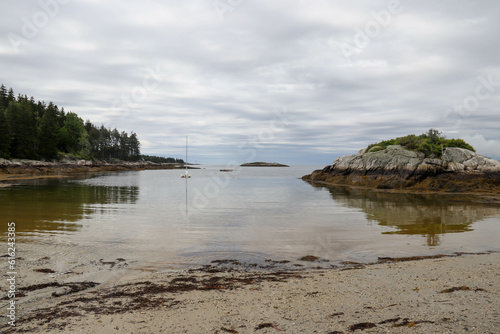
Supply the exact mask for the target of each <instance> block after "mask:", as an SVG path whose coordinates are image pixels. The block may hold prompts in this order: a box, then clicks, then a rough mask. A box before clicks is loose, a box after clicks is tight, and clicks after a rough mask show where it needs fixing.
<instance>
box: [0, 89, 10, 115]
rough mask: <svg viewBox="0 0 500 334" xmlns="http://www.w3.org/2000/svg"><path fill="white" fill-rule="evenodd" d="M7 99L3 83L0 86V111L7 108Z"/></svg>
mask: <svg viewBox="0 0 500 334" xmlns="http://www.w3.org/2000/svg"><path fill="white" fill-rule="evenodd" d="M8 105H9V101H8V100H7V89H6V88H5V86H4V85H2V86H0V111H4V110H5V109H7V106H8Z"/></svg>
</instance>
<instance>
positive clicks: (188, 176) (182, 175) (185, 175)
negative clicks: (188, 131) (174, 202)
mask: <svg viewBox="0 0 500 334" xmlns="http://www.w3.org/2000/svg"><path fill="white" fill-rule="evenodd" d="M187 162H188V137H187V136H186V161H185V162H184V166H186V172H185V173H184V174H181V177H182V178H185V179H188V178H190V177H191V175H189V173H188V169H187V168H188V167H187Z"/></svg>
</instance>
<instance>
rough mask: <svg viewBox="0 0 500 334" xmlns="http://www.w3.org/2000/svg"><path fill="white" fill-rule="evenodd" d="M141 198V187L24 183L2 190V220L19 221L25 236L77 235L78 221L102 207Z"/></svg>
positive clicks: (0, 227) (48, 181) (55, 181)
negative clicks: (72, 233)
mask: <svg viewBox="0 0 500 334" xmlns="http://www.w3.org/2000/svg"><path fill="white" fill-rule="evenodd" d="M138 198H139V187H137V186H102V185H87V184H79V183H75V182H72V181H69V180H64V179H45V180H32V181H24V182H22V183H21V184H17V185H15V186H13V187H9V188H2V189H1V190H0V219H1V220H2V221H3V222H10V221H13V222H16V232H17V233H18V234H21V235H22V234H35V233H64V232H75V231H79V230H80V229H81V226H82V225H81V224H80V223H77V222H79V221H80V220H82V219H84V218H88V217H90V216H93V215H94V214H95V213H97V212H96V211H98V210H99V207H100V206H99V204H122V203H127V204H133V203H135V202H136V201H137V199H138ZM96 204H97V205H96ZM6 230H7V224H6V223H5V224H0V232H5V231H6ZM3 236H4V234H3V233H2V237H3Z"/></svg>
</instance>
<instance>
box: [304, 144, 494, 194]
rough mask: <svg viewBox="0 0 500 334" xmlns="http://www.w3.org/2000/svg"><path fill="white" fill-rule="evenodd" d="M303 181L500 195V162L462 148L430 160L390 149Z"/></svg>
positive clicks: (341, 162) (347, 160) (347, 159)
mask: <svg viewBox="0 0 500 334" xmlns="http://www.w3.org/2000/svg"><path fill="white" fill-rule="evenodd" d="M302 179H303V180H305V181H308V182H312V183H327V184H340V185H350V186H363V187H370V188H376V189H392V190H409V191H432V192H451V193H457V192H460V193H465V192H467V193H469V192H470V193H489V194H500V161H497V160H494V159H490V158H487V157H485V156H482V155H479V154H477V153H475V152H473V151H470V150H467V149H463V148H448V149H446V150H445V151H444V153H443V155H442V156H441V157H439V158H437V157H433V158H429V157H425V155H424V154H423V153H420V152H415V151H410V150H407V149H404V148H403V147H401V146H400V145H391V146H388V147H387V148H386V149H384V150H380V151H375V152H371V151H368V152H367V150H366V149H363V150H361V151H359V152H358V153H357V154H354V155H345V156H341V157H339V158H337V159H336V160H335V161H334V162H333V164H332V165H329V166H326V167H325V168H323V169H322V170H315V171H314V172H313V173H312V174H309V175H305V176H303V177H302Z"/></svg>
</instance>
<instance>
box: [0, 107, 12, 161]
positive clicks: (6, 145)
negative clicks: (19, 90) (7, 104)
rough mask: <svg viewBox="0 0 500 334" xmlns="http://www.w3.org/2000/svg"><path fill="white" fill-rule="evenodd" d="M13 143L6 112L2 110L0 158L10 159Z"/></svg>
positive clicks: (0, 118) (0, 113)
mask: <svg viewBox="0 0 500 334" xmlns="http://www.w3.org/2000/svg"><path fill="white" fill-rule="evenodd" d="M11 141H12V138H11V133H10V128H9V124H8V123H7V118H6V117H5V111H4V110H3V109H0V158H5V159H8V158H10V143H11Z"/></svg>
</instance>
